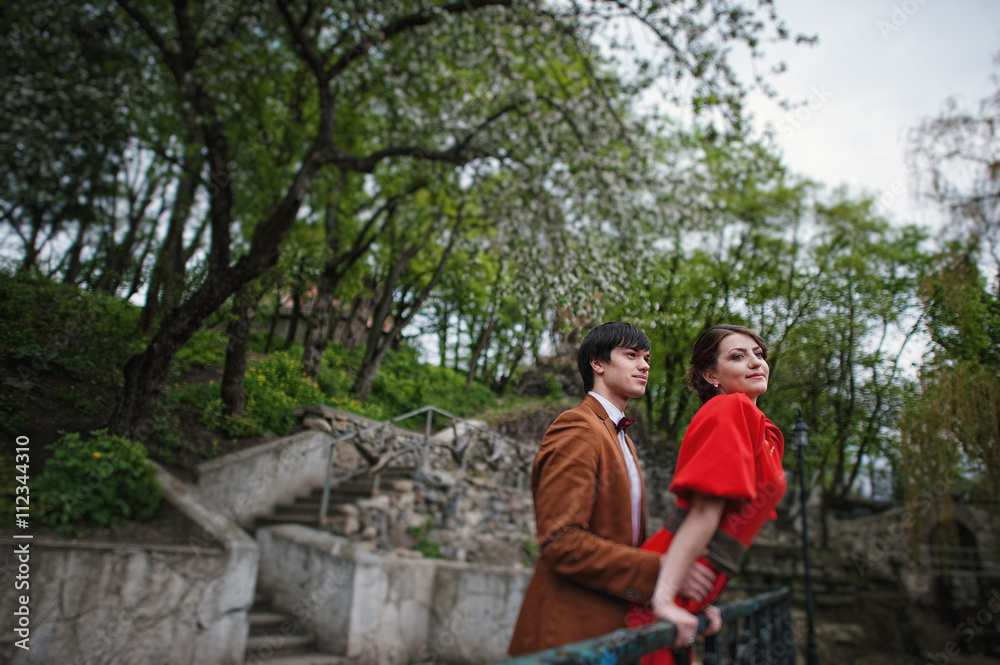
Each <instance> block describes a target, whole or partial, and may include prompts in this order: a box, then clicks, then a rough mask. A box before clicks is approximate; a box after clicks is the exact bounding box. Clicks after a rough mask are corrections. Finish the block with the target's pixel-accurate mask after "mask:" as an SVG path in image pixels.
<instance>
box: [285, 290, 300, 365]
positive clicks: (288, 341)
mask: <svg viewBox="0 0 1000 665" xmlns="http://www.w3.org/2000/svg"><path fill="white" fill-rule="evenodd" d="M301 289H302V282H299V283H298V284H296V286H295V290H294V291H292V315H291V317H289V319H288V330H286V331H285V349H288V348H289V347H290V346H291V345H292V344H294V343H295V338H296V337H297V336H298V334H299V319H300V318H302V290H301Z"/></svg>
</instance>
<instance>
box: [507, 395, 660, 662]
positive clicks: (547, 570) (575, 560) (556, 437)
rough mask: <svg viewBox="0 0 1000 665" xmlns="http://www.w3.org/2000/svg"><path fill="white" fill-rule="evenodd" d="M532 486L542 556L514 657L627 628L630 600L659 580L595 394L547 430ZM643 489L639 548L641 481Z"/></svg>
mask: <svg viewBox="0 0 1000 665" xmlns="http://www.w3.org/2000/svg"><path fill="white" fill-rule="evenodd" d="M626 442H627V443H628V445H629V448H630V449H631V450H632V455H633V456H635V447H634V446H633V445H632V441H631V440H630V439H628V438H627V437H626ZM636 463H637V464H638V458H636ZM641 477H642V474H641V472H640V479H641ZM531 488H532V493H533V495H534V500H535V525H536V531H537V535H538V547H539V550H540V555H539V558H538V562H537V564H536V565H535V573H534V575H533V576H532V578H531V582H530V583H529V585H528V589H527V591H526V593H525V596H524V601H523V603H522V604H521V613H520V615H519V617H518V620H517V625H516V626H515V627H514V635H513V638H512V639H511V643H510V648H509V651H510V654H511V655H512V656H518V655H522V654H525V653H532V652H535V651H540V650H542V649H549V648H552V647H556V646H561V645H563V644H568V643H570V642H577V641H579V640H584V639H589V638H592V637H597V636H598V635H603V634H605V633H610V632H612V631H614V630H618V629H619V628H624V627H625V614H626V612H627V611H628V605H629V603H630V602H638V603H646V602H648V601H649V598H650V596H651V595H652V593H653V587H654V586H655V585H656V576H657V574H658V573H659V556H658V555H657V554H655V553H653V552H648V551H645V550H640V549H638V548H636V547H633V546H632V517H631V514H632V513H631V507H630V506H631V501H630V498H629V480H628V471H627V469H626V467H625V458H624V456H623V455H622V450H621V446H620V445H619V443H618V436H617V434H616V433H615V426H614V423H612V422H611V421H610V420H609V419H608V416H607V413H606V412H605V411H604V407H603V406H602V405H601V403H600V402H599V401H597V400H596V399H595V398H594V397H593V396H592V395H587V396H586V398H584V400H583V403H582V404H580V405H579V406H577V407H576V408H574V409H570V410H569V411H565V412H563V413H562V414H560V416H559V417H558V418H556V420H555V422H554V423H552V425H551V426H550V427H549V429H548V431H547V432H546V433H545V437H544V438H543V439H542V444H541V446H540V447H539V449H538V454H537V455H536V456H535V463H534V468H533V470H532V474H531ZM642 490H643V494H642V506H643V511H642V513H643V514H642V519H641V522H640V533H639V542H640V543H641V542H643V540H645V537H646V515H645V506H646V494H645V491H646V490H645V485H644V484H643V488H642Z"/></svg>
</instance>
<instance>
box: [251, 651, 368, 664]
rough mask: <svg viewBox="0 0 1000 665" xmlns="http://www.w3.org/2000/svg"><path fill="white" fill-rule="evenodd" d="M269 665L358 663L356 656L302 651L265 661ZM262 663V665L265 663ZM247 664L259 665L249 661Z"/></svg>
mask: <svg viewBox="0 0 1000 665" xmlns="http://www.w3.org/2000/svg"><path fill="white" fill-rule="evenodd" d="M263 663H266V664H267V665H350V664H352V663H357V659H356V658H353V659H352V658H345V657H343V656H332V655H330V654H326V653H300V654H295V655H292V656H279V657H276V658H270V659H268V660H266V661H263ZM263 663H261V664H260V665H263ZM247 665H258V664H256V663H251V662H250V661H247Z"/></svg>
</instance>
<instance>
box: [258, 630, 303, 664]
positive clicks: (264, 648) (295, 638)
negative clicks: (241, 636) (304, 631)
mask: <svg viewBox="0 0 1000 665" xmlns="http://www.w3.org/2000/svg"><path fill="white" fill-rule="evenodd" d="M315 649H316V638H315V637H313V636H312V635H281V634H280V633H279V634H273V633H268V634H265V635H251V636H249V637H247V647H246V660H247V662H248V663H250V662H254V661H255V660H256V661H257V662H261V663H273V662H274V660H273V659H274V658H275V657H276V656H293V655H299V654H308V653H311V652H314V651H315Z"/></svg>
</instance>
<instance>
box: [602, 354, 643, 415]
mask: <svg viewBox="0 0 1000 665" xmlns="http://www.w3.org/2000/svg"><path fill="white" fill-rule="evenodd" d="M649 358H650V356H649V351H640V350H637V349H626V348H625V347H623V346H616V347H615V348H614V349H612V350H611V360H610V361H609V362H604V361H602V360H594V361H592V362H591V366H592V367H593V368H594V390H595V392H597V393H598V394H600V395H602V396H604V397H607V398H608V399H609V400H611V402H612V403H613V404H614V405H615V406H617V407H618V408H619V409H621V410H623V411H624V410H625V403H626V402H628V400H630V399H633V398H635V397H642V396H643V395H644V394H646V382H647V380H648V379H649Z"/></svg>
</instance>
